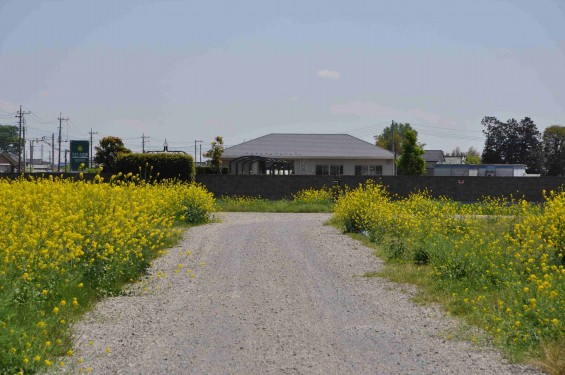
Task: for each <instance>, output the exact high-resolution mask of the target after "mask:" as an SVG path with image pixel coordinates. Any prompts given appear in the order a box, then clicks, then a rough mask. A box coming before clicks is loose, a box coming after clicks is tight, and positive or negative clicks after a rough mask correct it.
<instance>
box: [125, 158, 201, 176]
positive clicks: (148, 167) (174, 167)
mask: <svg viewBox="0 0 565 375" xmlns="http://www.w3.org/2000/svg"><path fill="white" fill-rule="evenodd" d="M116 170H117V171H118V172H122V173H123V174H124V175H125V174H128V173H132V174H134V175H135V174H139V175H140V177H141V178H142V179H145V180H149V179H156V180H164V179H179V180H181V181H194V176H195V175H196V172H195V167H194V161H193V160H192V156H190V155H186V154H180V153H164V152H163V153H151V154H139V153H135V154H123V155H120V156H119V157H118V160H117V162H116Z"/></svg>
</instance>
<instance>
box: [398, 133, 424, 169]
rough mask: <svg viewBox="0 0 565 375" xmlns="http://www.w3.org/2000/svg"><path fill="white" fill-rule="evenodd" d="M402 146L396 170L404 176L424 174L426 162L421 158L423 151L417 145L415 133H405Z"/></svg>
mask: <svg viewBox="0 0 565 375" xmlns="http://www.w3.org/2000/svg"><path fill="white" fill-rule="evenodd" d="M404 137H405V141H404V144H403V145H402V155H400V159H398V170H399V171H400V172H401V173H402V174H405V175H421V174H424V173H426V161H425V160H424V158H422V155H423V154H424V150H423V149H422V148H421V147H420V146H419V145H418V138H417V137H416V133H415V132H414V131H412V130H408V131H406V133H405V135H404Z"/></svg>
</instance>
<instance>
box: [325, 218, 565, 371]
mask: <svg viewBox="0 0 565 375" xmlns="http://www.w3.org/2000/svg"><path fill="white" fill-rule="evenodd" d="M324 224H325V225H329V226H332V227H334V228H336V229H337V230H339V231H340V232H341V233H342V234H343V235H347V236H349V237H350V238H352V239H354V240H356V241H359V242H360V243H361V244H362V245H364V246H365V247H368V248H369V249H371V250H372V254H373V256H375V257H378V258H379V259H381V260H382V261H383V264H382V268H381V269H380V270H377V271H374V272H366V273H365V274H363V275H361V276H362V277H369V278H370V277H380V278H383V279H386V280H389V281H391V282H394V283H398V284H409V285H413V286H415V287H416V292H415V294H414V295H413V296H412V297H411V301H413V302H414V303H416V304H420V305H432V304H437V305H439V306H440V307H441V309H442V311H443V312H444V313H445V314H446V315H447V316H449V317H454V318H456V319H458V321H459V323H460V324H461V325H462V327H465V328H469V329H470V332H468V330H467V329H462V328H461V327H460V328H459V329H456V330H455V331H454V332H449V333H447V334H446V335H445V338H446V339H457V340H464V341H470V342H471V343H472V344H474V345H479V346H481V347H494V348H497V349H499V350H500V352H501V354H502V355H503V357H504V358H506V359H507V360H509V361H510V362H513V363H518V364H526V365H533V366H537V367H539V368H541V369H542V370H544V371H545V372H547V373H549V374H551V375H564V374H565V356H563V353H565V351H564V350H563V349H564V348H565V337H563V338H562V339H561V340H560V341H559V342H557V343H556V344H555V345H543V346H542V347H541V348H540V350H539V351H537V352H513V351H510V350H509V348H507V347H505V346H504V345H500V344H498V345H497V344H496V343H495V342H494V340H493V339H492V336H491V335H490V334H489V333H488V332H485V331H484V330H482V329H481V328H480V326H479V324H478V321H477V317H476V316H474V315H473V314H471V313H468V312H467V311H466V310H465V309H463V308H461V306H460V303H458V301H457V299H456V298H455V297H454V295H453V293H452V292H451V291H448V290H446V289H445V288H442V287H440V285H439V284H438V283H437V282H436V281H435V280H434V278H433V277H432V275H433V272H434V270H433V267H432V266H430V265H417V264H414V263H413V262H410V261H407V260H400V259H390V258H389V257H388V256H387V254H386V252H385V251H384V250H383V248H382V245H379V244H377V243H375V242H373V241H371V239H370V238H369V237H367V236H365V235H363V234H361V233H351V232H346V231H345V230H344V228H343V226H342V225H340V223H339V222H338V221H337V220H336V219H335V217H332V218H330V219H329V220H327V221H326V222H325V223H324ZM492 297H493V299H495V298H494V297H495V295H493V296H492Z"/></svg>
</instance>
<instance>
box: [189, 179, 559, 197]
mask: <svg viewBox="0 0 565 375" xmlns="http://www.w3.org/2000/svg"><path fill="white" fill-rule="evenodd" d="M334 180H335V179H334V178H333V177H331V176H297V175H294V176H252V175H251V176H249V175H247V176H241V175H240V176H235V175H197V176H196V181H197V182H199V183H201V184H203V185H205V186H206V187H207V188H208V190H209V191H211V192H212V193H214V195H215V196H216V197H220V196H222V195H226V196H231V195H238V196H251V197H258V196H260V197H263V198H267V199H281V198H290V197H291V196H292V194H294V193H296V192H298V191H300V190H302V189H307V188H315V189H319V188H322V187H324V186H325V187H331V186H332V185H333V184H334ZM367 180H374V181H376V182H381V183H383V184H384V185H385V186H387V187H388V189H389V191H390V193H391V194H396V195H399V196H401V197H404V196H407V195H408V194H410V193H411V192H415V191H418V190H424V189H427V190H428V191H429V192H430V194H431V195H432V196H435V197H439V196H446V197H448V198H451V199H454V200H456V201H461V202H473V201H476V200H478V199H480V198H481V197H484V196H510V195H513V196H514V197H522V196H524V197H525V199H527V200H528V201H531V202H542V201H543V191H544V190H546V191H550V190H554V191H555V190H558V189H560V188H561V189H565V178H563V177H442V176H396V177H395V176H383V177H367V176H341V177H340V179H339V185H340V186H341V187H342V188H343V187H345V186H349V187H351V188H355V187H357V186H359V184H361V183H364V182H366V181H367Z"/></svg>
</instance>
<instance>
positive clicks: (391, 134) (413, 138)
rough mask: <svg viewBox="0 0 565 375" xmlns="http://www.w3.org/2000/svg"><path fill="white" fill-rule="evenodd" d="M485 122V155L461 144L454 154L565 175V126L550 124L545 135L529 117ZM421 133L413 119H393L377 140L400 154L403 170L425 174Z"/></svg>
mask: <svg viewBox="0 0 565 375" xmlns="http://www.w3.org/2000/svg"><path fill="white" fill-rule="evenodd" d="M481 123H482V125H483V126H484V127H485V129H484V130H483V133H484V134H485V136H486V140H485V146H484V149H483V152H482V155H479V152H478V151H477V150H476V149H475V148H473V147H470V148H469V149H468V150H467V151H466V152H462V151H461V149H460V148H459V147H457V148H456V149H455V150H453V153H452V154H451V156H465V159H466V163H467V164H480V163H481V162H482V163H484V164H525V165H526V166H527V169H526V172H527V173H539V174H545V175H548V176H565V126H560V125H553V126H549V127H548V128H546V129H545V130H544V132H543V135H542V134H541V133H540V132H539V130H538V129H537V127H536V125H535V123H534V122H533V121H532V120H531V119H530V118H529V117H525V118H524V119H522V120H520V121H517V120H515V119H510V120H508V121H506V122H502V121H500V120H498V119H497V118H496V117H485V118H483V120H482V122H481ZM417 137H418V132H417V131H416V130H414V129H413V128H412V127H411V126H410V124H409V123H397V122H394V121H393V122H392V124H391V126H389V127H386V128H385V129H384V130H383V132H382V133H381V134H380V135H378V136H375V142H376V145H377V146H380V147H382V148H385V149H387V150H390V151H393V150H394V151H395V153H397V154H400V158H399V160H398V163H397V166H398V170H399V172H400V173H403V174H423V173H425V162H424V161H423V158H422V155H423V154H424V151H423V147H424V144H422V143H419V142H418V141H417ZM446 155H449V154H446ZM422 164H423V165H424V166H423V167H421V166H422Z"/></svg>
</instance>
